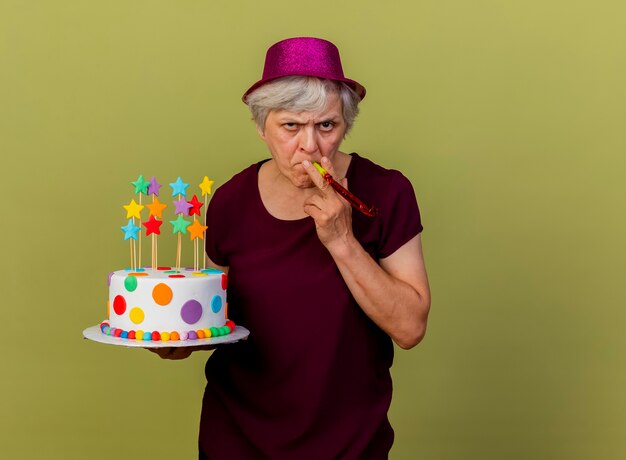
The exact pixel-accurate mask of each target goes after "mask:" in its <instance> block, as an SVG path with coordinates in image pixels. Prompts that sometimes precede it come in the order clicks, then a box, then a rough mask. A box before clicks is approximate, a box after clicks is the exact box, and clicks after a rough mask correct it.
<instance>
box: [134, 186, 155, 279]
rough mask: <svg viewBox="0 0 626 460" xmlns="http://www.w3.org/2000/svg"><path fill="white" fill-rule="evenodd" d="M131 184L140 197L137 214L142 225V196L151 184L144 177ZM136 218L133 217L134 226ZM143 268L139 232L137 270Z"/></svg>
mask: <svg viewBox="0 0 626 460" xmlns="http://www.w3.org/2000/svg"><path fill="white" fill-rule="evenodd" d="M131 184H132V185H133V186H134V187H135V193H137V194H138V195H139V211H138V212H137V219H139V225H141V215H140V214H139V212H140V211H141V210H142V209H143V205H142V204H141V195H142V194H146V193H148V185H150V183H149V182H148V181H147V180H145V179H144V178H143V176H139V177H138V178H137V180H136V181H135V182H131ZM134 219H135V217H133V224H134V223H135V222H134ZM140 266H141V232H139V264H138V265H137V266H136V268H139V267H140Z"/></svg>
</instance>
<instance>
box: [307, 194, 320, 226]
mask: <svg viewBox="0 0 626 460" xmlns="http://www.w3.org/2000/svg"><path fill="white" fill-rule="evenodd" d="M323 206H324V198H322V197H321V196H320V195H313V196H311V197H309V198H307V199H306V201H305V202H304V212H305V213H307V214H308V215H309V216H311V217H312V218H313V219H314V220H317V219H318V218H319V217H321V216H322V215H323V214H324V211H323V210H322V209H323Z"/></svg>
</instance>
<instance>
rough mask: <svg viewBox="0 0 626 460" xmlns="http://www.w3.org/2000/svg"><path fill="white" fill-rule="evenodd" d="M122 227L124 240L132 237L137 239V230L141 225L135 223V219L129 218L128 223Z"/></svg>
mask: <svg viewBox="0 0 626 460" xmlns="http://www.w3.org/2000/svg"><path fill="white" fill-rule="evenodd" d="M121 229H122V231H123V232H124V241H126V240H129V239H131V238H132V239H133V240H136V239H137V232H138V231H139V230H140V228H139V227H137V226H136V225H135V224H133V219H128V224H126V225H124V226H123V227H121Z"/></svg>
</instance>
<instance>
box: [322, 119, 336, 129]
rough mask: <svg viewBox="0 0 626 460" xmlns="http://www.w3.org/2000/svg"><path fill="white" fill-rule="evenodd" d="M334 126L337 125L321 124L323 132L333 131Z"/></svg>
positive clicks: (328, 122)
mask: <svg viewBox="0 0 626 460" xmlns="http://www.w3.org/2000/svg"><path fill="white" fill-rule="evenodd" d="M333 126H335V124H334V123H333V122H332V121H323V122H322V123H320V128H322V131H330V130H331V129H333Z"/></svg>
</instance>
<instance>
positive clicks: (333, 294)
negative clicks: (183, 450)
mask: <svg viewBox="0 0 626 460" xmlns="http://www.w3.org/2000/svg"><path fill="white" fill-rule="evenodd" d="M364 96H365V88H363V86H361V85H360V84H359V83H357V82H356V81H354V80H350V79H347V78H345V77H344V75H343V70H342V68H341V62H340V58H339V52H338V50H337V48H336V47H335V46H334V45H333V44H332V43H330V42H327V41H325V40H321V39H317V38H293V39H288V40H284V41H281V42H279V43H277V44H275V45H273V46H272V47H271V48H270V49H269V50H268V53H267V56H266V61H265V68H264V72H263V78H262V79H261V80H260V81H258V82H257V83H255V84H254V85H253V86H252V87H251V88H250V89H249V90H248V91H247V92H246V93H245V95H244V98H243V99H244V102H245V103H246V104H247V105H248V106H249V107H250V110H251V112H252V115H253V117H254V121H255V123H256V128H257V131H258V133H259V136H260V137H261V139H262V140H263V141H264V142H265V144H266V145H267V148H268V150H269V153H270V155H271V158H270V159H268V160H264V161H260V162H259V163H256V164H253V165H252V166H250V167H248V168H246V169H244V170H243V171H242V172H240V173H238V174H237V175H235V176H234V177H233V178H232V179H231V180H230V181H228V182H227V183H226V184H224V185H223V186H222V187H220V188H219V189H218V190H217V191H216V193H215V194H214V196H213V199H212V200H211V203H210V206H209V209H208V212H207V225H208V233H207V239H206V250H207V255H208V257H209V259H210V261H211V264H212V265H213V266H215V267H217V268H220V269H222V270H224V271H226V272H228V274H229V286H228V302H229V314H230V317H231V319H233V320H234V321H235V322H236V323H237V324H241V325H243V326H246V327H247V328H248V329H249V330H250V336H249V339H248V340H246V341H244V342H240V343H237V344H232V345H225V346H222V347H219V348H218V349H217V350H216V351H215V352H214V353H213V354H212V356H211V357H210V358H209V360H208V362H207V365H206V376H207V380H208V384H207V388H206V392H205V395H204V400H203V406H202V416H201V423H200V440H199V445H200V458H209V459H248V460H249V459H299V460H302V459H335V458H341V459H357V458H358V459H361V458H366V459H382V458H387V455H388V452H389V449H390V448H391V445H392V443H393V430H392V428H391V426H390V424H389V421H388V418H387V411H388V409H389V405H390V402H391V394H392V382H391V376H390V371H389V368H390V366H391V364H392V361H393V351H394V350H393V343H392V341H393V342H395V343H396V344H397V345H398V346H399V347H401V348H404V349H409V348H411V347H414V346H415V345H416V344H418V343H419V342H420V340H422V338H423V337H424V333H425V330H426V320H427V316H428V310H429V305H430V295H429V287H428V281H427V276H426V270H425V267H424V262H423V257H422V247H421V241H420V232H421V231H422V225H421V222H420V214H419V210H418V207H417V203H416V200H415V195H414V192H413V189H412V187H411V184H410V183H409V181H408V180H407V179H406V178H405V177H404V176H403V175H402V174H401V173H399V172H397V171H394V170H388V169H384V168H382V167H381V166H377V165H376V164H374V163H373V162H371V161H370V160H367V159H366V158H364V157H361V156H360V155H357V154H356V153H352V154H346V153H344V152H342V151H340V146H341V142H342V141H343V139H344V137H345V136H346V134H347V133H348V131H349V130H350V128H351V127H352V124H353V122H354V120H355V118H356V116H357V113H358V104H359V102H360V101H361V100H362V99H363V97H364ZM314 162H317V163H320V164H321V166H322V167H323V168H324V169H325V170H326V171H327V172H329V173H330V174H331V175H332V176H333V177H334V178H335V179H336V180H337V181H338V182H339V183H341V184H342V185H343V187H344V188H346V189H348V190H350V192H352V193H353V194H354V195H355V196H356V197H358V198H360V199H361V200H362V201H363V202H364V203H366V204H368V205H373V206H375V207H376V208H377V209H378V213H377V214H376V215H375V216H368V215H365V214H363V213H361V212H359V211H358V210H356V209H352V207H351V206H350V204H349V203H348V202H347V201H346V200H345V199H344V198H343V197H342V196H341V195H340V194H338V193H337V191H336V190H335V188H333V187H331V186H330V185H329V182H328V181H327V180H325V179H324V178H323V177H322V175H321V174H320V172H319V171H318V170H317V169H316V167H315V165H314V164H313V163H314ZM189 352H190V350H187V351H186V350H184V349H182V350H181V349H176V350H174V351H172V353H171V355H170V356H168V357H172V358H180V357H184V356H187V355H188V354H189ZM163 353H167V352H163Z"/></svg>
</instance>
